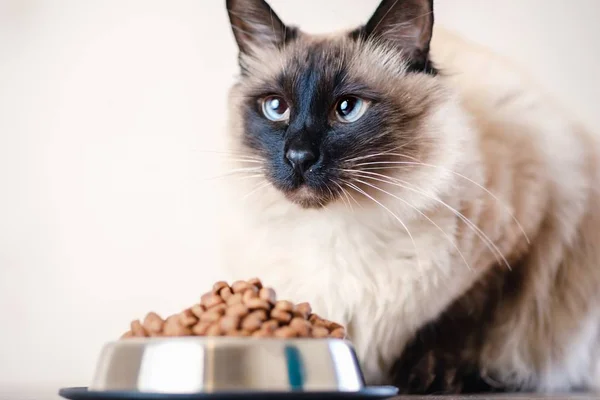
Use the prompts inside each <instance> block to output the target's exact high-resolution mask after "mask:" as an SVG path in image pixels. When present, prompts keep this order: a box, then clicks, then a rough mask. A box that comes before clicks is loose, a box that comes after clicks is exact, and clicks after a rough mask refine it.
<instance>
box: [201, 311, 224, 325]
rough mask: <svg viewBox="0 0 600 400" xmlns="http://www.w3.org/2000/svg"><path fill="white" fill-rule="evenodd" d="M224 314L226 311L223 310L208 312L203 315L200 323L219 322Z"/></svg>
mask: <svg viewBox="0 0 600 400" xmlns="http://www.w3.org/2000/svg"><path fill="white" fill-rule="evenodd" d="M223 314H225V310H224V309H222V308H220V309H214V310H207V311H206V312H205V313H204V314H202V315H201V316H200V321H202V322H217V321H218V320H219V319H220V318H221V316H222V315H223Z"/></svg>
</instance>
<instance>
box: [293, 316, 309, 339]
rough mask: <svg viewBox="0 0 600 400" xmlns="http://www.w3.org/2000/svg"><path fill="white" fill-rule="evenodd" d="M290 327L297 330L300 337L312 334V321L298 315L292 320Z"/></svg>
mask: <svg viewBox="0 0 600 400" xmlns="http://www.w3.org/2000/svg"><path fill="white" fill-rule="evenodd" d="M290 328H292V329H293V330H295V331H296V332H297V333H298V336H300V337H308V336H309V335H310V322H308V321H307V320H305V319H303V318H299V317H296V318H294V319H292V320H291V321H290Z"/></svg>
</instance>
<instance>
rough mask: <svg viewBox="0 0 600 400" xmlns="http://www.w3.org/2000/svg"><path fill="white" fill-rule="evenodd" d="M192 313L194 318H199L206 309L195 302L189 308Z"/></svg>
mask: <svg viewBox="0 0 600 400" xmlns="http://www.w3.org/2000/svg"><path fill="white" fill-rule="evenodd" d="M190 311H191V312H192V314H194V315H195V316H196V318H200V316H201V315H202V314H203V313H204V311H206V308H204V306H203V305H202V304H195V305H193V306H192V307H191V308H190Z"/></svg>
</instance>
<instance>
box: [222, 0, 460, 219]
mask: <svg viewBox="0 0 600 400" xmlns="http://www.w3.org/2000/svg"><path fill="white" fill-rule="evenodd" d="M226 4H227V10H228V13H229V18H230V21H231V26H232V28H233V34H234V36H235V39H236V41H237V44H238V47H239V64H240V69H241V76H240V79H239V81H238V82H237V83H236V84H235V86H234V87H233V88H232V91H231V93H230V101H231V105H232V115H230V118H231V119H232V126H231V130H232V133H233V135H234V140H235V141H236V142H237V145H238V149H239V151H241V152H243V155H247V156H248V158H252V159H253V161H254V162H256V161H257V160H258V161H259V162H260V164H261V169H260V171H261V173H262V174H264V176H265V177H266V179H267V180H268V181H269V182H270V184H271V185H273V186H274V187H275V188H276V189H278V190H279V191H280V192H281V193H283V194H284V195H285V196H286V197H287V198H288V199H289V200H290V201H292V202H294V203H296V204H298V205H300V206H302V207H307V208H308V207H321V206H323V205H325V204H327V203H330V202H333V201H336V200H340V201H344V199H345V198H346V199H347V198H348V193H351V194H353V195H354V197H357V196H358V197H360V196H367V197H373V198H376V197H379V195H380V194H381V193H380V192H379V191H380V189H378V188H383V187H384V186H387V187H388V189H390V187H393V188H392V189H390V190H394V192H396V193H397V192H398V190H397V189H398V188H402V186H401V185H402V182H405V184H408V185H410V184H416V185H417V186H418V187H420V189H422V190H424V191H427V192H432V191H435V188H433V187H424V185H433V184H434V183H430V182H428V181H431V182H434V181H435V180H436V179H437V180H439V179H440V177H441V176H442V175H443V172H441V170H439V169H437V170H436V168H434V167H431V165H434V164H435V165H440V164H443V163H445V161H444V160H445V159H446V158H448V157H449V155H450V154H453V152H454V150H455V149H454V148H455V147H456V142H455V141H453V139H452V138H451V137H449V136H451V132H448V131H447V129H445V127H444V125H445V124H446V122H447V121H445V119H447V118H450V119H452V118H451V117H449V113H448V112H447V110H446V109H447V107H446V106H447V105H448V104H450V103H451V102H450V100H449V95H448V93H447V91H446V90H445V89H444V86H443V85H442V84H441V83H440V82H439V80H440V79H439V77H438V71H437V70H436V67H435V66H434V64H433V63H432V61H431V60H430V57H429V48H430V41H431V37H432V30H433V20H434V18H433V0H383V1H382V2H381V4H380V5H379V7H378V8H377V9H376V11H375V13H374V14H373V15H372V16H371V18H370V19H368V22H367V23H366V24H365V25H363V26H361V27H358V28H356V29H354V30H352V31H349V32H342V33H338V34H331V35H311V34H308V33H305V32H303V31H301V30H300V29H299V28H297V27H292V26H286V25H285V24H284V22H283V21H282V20H281V19H280V18H279V17H278V16H277V14H275V12H274V11H273V10H272V9H271V8H270V6H269V5H268V4H267V3H266V2H265V1H263V0H227V1H226ZM426 164H429V165H430V166H429V167H428V166H426ZM251 166H254V165H251ZM392 179H394V181H392ZM373 186H375V187H373ZM386 191H388V190H386ZM345 192H346V193H345ZM412 194H413V195H414V194H415V192H414V190H413V193H412ZM348 201H349V199H348Z"/></svg>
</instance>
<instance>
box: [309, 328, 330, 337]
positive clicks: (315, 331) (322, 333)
mask: <svg viewBox="0 0 600 400" xmlns="http://www.w3.org/2000/svg"><path fill="white" fill-rule="evenodd" d="M312 335H313V337H315V338H325V337H327V336H328V335H329V331H328V330H327V328H325V327H322V326H314V327H313V328H312Z"/></svg>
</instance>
